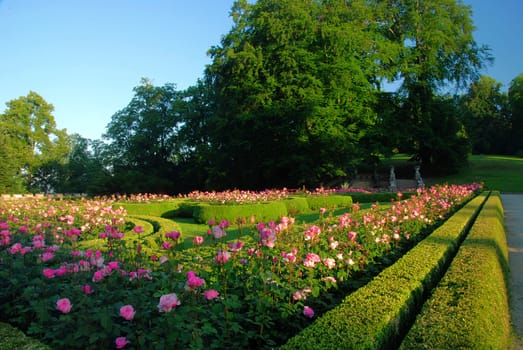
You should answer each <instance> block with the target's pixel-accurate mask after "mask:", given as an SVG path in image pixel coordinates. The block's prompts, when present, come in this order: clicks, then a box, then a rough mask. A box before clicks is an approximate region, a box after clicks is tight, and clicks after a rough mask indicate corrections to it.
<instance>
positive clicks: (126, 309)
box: [120, 305, 136, 321]
mask: <svg viewBox="0 0 523 350" xmlns="http://www.w3.org/2000/svg"><path fill="white" fill-rule="evenodd" d="M135 314H136V311H134V308H133V307H132V306H131V305H124V306H122V307H121V308H120V316H122V317H123V318H125V319H126V320H127V321H130V320H132V319H133V318H134V315H135Z"/></svg>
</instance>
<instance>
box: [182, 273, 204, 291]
mask: <svg viewBox="0 0 523 350" xmlns="http://www.w3.org/2000/svg"><path fill="white" fill-rule="evenodd" d="M204 284H205V280H204V279H203V278H200V277H198V276H196V273H195V272H194V271H192V270H191V271H189V272H187V283H185V290H186V291H188V292H192V291H194V290H195V289H198V288H200V287H201V286H203V285H204Z"/></svg>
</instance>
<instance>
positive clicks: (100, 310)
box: [0, 186, 478, 349]
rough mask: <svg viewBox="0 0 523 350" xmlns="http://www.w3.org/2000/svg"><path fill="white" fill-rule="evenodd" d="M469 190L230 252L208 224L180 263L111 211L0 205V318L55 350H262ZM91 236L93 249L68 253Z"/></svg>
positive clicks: (172, 236)
mask: <svg viewBox="0 0 523 350" xmlns="http://www.w3.org/2000/svg"><path fill="white" fill-rule="evenodd" d="M477 189H478V186H471V187H467V186H441V187H437V188H433V189H430V190H420V192H419V194H418V196H417V197H413V198H410V199H408V200H405V201H401V202H397V203H395V206H394V208H395V209H394V210H399V212H400V213H402V215H399V216H397V215H396V214H395V212H394V211H389V210H381V208H379V207H378V206H374V207H373V208H372V210H370V211H359V210H358V208H357V207H354V209H353V212H351V213H345V214H343V215H341V216H339V217H325V216H321V217H320V220H319V221H318V222H317V223H316V224H314V225H307V226H303V227H298V226H295V225H294V224H293V220H292V219H290V218H284V219H283V220H282V221H281V222H279V223H274V222H273V223H265V224H264V223H259V224H258V225H256V227H252V226H250V227H245V230H244V232H243V236H244V238H242V239H241V240H237V241H233V242H226V241H224V238H225V236H226V234H227V233H226V228H227V227H226V226H227V225H225V224H223V222H220V223H219V224H218V223H210V227H209V230H210V236H208V237H206V238H204V237H202V239H204V240H207V241H210V244H207V245H205V246H203V245H201V244H200V243H201V241H196V240H195V242H194V248H193V249H191V250H184V251H183V252H182V251H179V250H177V249H176V244H177V241H176V240H177V239H178V238H179V235H178V234H177V233H175V232H170V233H169V234H167V233H166V234H165V236H164V238H163V242H162V244H161V246H162V248H163V252H164V255H163V256H160V257H159V256H158V255H151V256H149V255H147V254H145V253H144V250H142V249H139V246H140V245H141V244H142V243H141V242H142V241H143V240H144V238H145V237H142V236H141V234H142V232H141V230H139V229H136V227H135V228H133V229H132V230H130V231H129V230H128V228H126V227H125V226H124V223H123V222H122V218H123V217H125V212H123V211H115V210H113V209H112V207H111V205H110V202H101V201H99V202H94V201H86V200H83V201H82V202H80V203H78V202H65V201H61V202H54V201H47V200H44V201H38V200H35V201H33V202H23V203H22V202H14V201H13V202H0V205H1V207H0V217H1V219H2V220H1V221H0V225H1V230H0V232H1V234H0V242H1V243H0V257H1V259H2V260H1V261H2V263H1V264H0V283H2V288H0V303H1V308H0V310H2V314H1V317H2V319H8V320H9V321H10V322H11V323H13V324H14V325H17V326H18V327H20V328H21V329H22V330H24V331H26V332H27V333H28V334H30V335H33V336H35V337H37V338H38V339H42V340H43V341H45V342H46V343H49V344H51V346H52V347H53V348H55V349H62V348H67V349H74V348H79V347H81V348H82V349H91V348H97V349H98V348H112V347H114V346H115V342H118V343H117V344H119V345H122V346H129V347H134V348H148V349H160V348H173V347H176V348H188V347H193V348H211V349H212V348H223V347H224V346H234V347H239V348H273V347H274V346H277V345H278V343H279V342H282V341H284V340H285V339H286V338H287V337H288V336H289V335H292V334H293V333H295V332H297V331H298V330H299V329H301V328H303V327H305V326H306V325H308V324H309V323H310V319H311V318H313V317H314V313H316V314H318V315H319V314H321V313H323V311H324V310H327V309H329V308H332V307H333V306H334V305H336V303H337V302H338V300H339V297H340V296H341V295H344V294H345V293H347V292H348V291H350V290H352V289H354V288H355V286H354V285H353V283H358V282H357V277H358V276H362V275H365V274H367V273H369V274H371V275H372V274H373V272H372V268H378V267H379V266H380V265H382V264H385V265H388V264H390V263H391V261H392V260H393V259H394V256H396V257H397V256H399V255H401V254H402V252H403V251H404V250H405V249H406V248H408V247H410V246H412V244H413V242H414V241H416V240H418V239H419V238H420V237H421V236H422V235H423V233H424V232H427V231H428V230H430V227H431V226H432V225H434V224H435V223H436V222H439V221H440V220H442V219H443V218H444V217H445V216H446V215H448V214H449V213H450V212H452V210H453V208H455V207H456V206H459V205H460V204H461V203H462V202H463V201H466V200H467V199H468V198H469V197H470V196H471V195H472V194H473V191H474V190H477ZM62 213H64V214H62ZM65 213H70V214H68V215H65ZM95 213H97V214H96V215H95ZM97 222H98V224H96V225H94V223H97ZM107 222H110V224H107ZM75 226H77V227H82V229H76V228H75ZM93 237H99V239H100V240H102V241H105V248H104V249H103V250H100V251H97V250H90V249H87V250H83V249H78V243H81V242H82V241H84V240H88V239H92V238H93ZM133 242H136V245H133ZM387 261H388V262H387ZM367 269H370V271H367ZM355 278H356V279H355ZM71 330H74V331H71Z"/></svg>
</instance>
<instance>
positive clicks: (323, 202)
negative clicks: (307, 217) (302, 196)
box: [306, 194, 352, 210]
mask: <svg viewBox="0 0 523 350" xmlns="http://www.w3.org/2000/svg"><path fill="white" fill-rule="evenodd" d="M306 199H307V203H308V204H309V209H311V210H318V209H320V208H325V209H329V210H330V209H338V208H350V207H351V206H352V197H351V196H346V195H339V194H331V195H328V196H323V195H316V196H307V197H306Z"/></svg>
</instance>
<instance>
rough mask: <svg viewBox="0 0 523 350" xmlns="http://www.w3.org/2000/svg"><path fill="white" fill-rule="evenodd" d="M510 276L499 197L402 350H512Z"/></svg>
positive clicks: (477, 224)
mask: <svg viewBox="0 0 523 350" xmlns="http://www.w3.org/2000/svg"><path fill="white" fill-rule="evenodd" d="M507 276H508V251H507V242H506V237H505V230H504V227H503V206H502V204H501V199H500V197H499V192H498V193H493V194H492V195H491V196H490V198H489V199H488V201H487V202H486V204H485V206H484V208H483V209H482V211H481V213H480V214H479V216H478V218H477V220H476V222H475V223H474V225H473V226H472V228H471V230H470V232H469V234H468V236H467V238H466V239H465V241H464V242H463V244H462V246H461V247H460V249H459V252H458V254H457V255H456V257H455V258H454V259H453V260H452V264H451V265H450V268H449V270H448V272H447V273H446V274H445V276H444V277H443V279H442V280H441V282H440V283H439V284H438V286H437V288H435V289H434V290H433V292H432V293H431V294H432V295H431V297H430V299H429V300H428V301H427V303H426V304H425V305H424V306H423V309H422V311H421V313H420V314H419V315H418V317H417V319H416V321H415V323H414V325H413V327H412V328H411V330H410V331H409V333H408V334H407V336H406V338H405V340H404V342H403V343H402V346H401V348H400V349H458V348H491V349H494V348H496V349H508V348H509V345H510V344H508V341H509V339H510V311H509V303H508V294H507V290H506V287H507V285H506V281H507ZM455 315H459V317H455Z"/></svg>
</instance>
